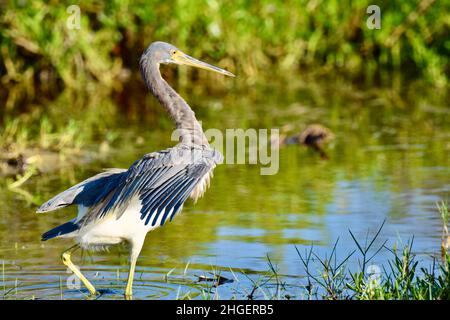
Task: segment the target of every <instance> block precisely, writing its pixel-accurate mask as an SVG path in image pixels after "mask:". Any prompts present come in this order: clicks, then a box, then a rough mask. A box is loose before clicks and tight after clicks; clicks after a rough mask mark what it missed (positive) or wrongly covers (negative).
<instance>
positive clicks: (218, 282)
mask: <svg viewBox="0 0 450 320" xmlns="http://www.w3.org/2000/svg"><path fill="white" fill-rule="evenodd" d="M196 277H197V278H198V279H197V282H214V285H215V286H220V285H222V284H225V283H232V282H233V280H232V279H228V278H225V277H222V276H221V275H218V274H212V277H207V276H197V275H196Z"/></svg>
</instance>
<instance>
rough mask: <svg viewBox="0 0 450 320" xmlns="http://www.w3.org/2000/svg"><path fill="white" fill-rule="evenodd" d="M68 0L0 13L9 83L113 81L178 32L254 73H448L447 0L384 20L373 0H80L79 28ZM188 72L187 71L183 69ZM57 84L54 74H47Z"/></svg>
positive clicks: (402, 8) (185, 44)
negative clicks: (373, 21) (372, 15)
mask: <svg viewBox="0 0 450 320" xmlns="http://www.w3.org/2000/svg"><path fill="white" fill-rule="evenodd" d="M71 4H72V3H70V2H68V1H66V2H65V3H64V2H62V3H61V2H57V1H49V2H47V1H29V2H22V1H20V2H19V1H12V3H10V4H9V5H7V6H5V8H4V9H3V10H2V11H1V13H0V30H1V31H0V36H1V38H0V48H1V55H2V61H3V63H1V64H0V72H1V73H2V74H3V79H2V81H3V83H10V82H17V81H19V82H20V81H29V82H32V83H33V82H34V83H36V84H41V85H44V83H50V86H58V84H59V83H60V82H62V83H63V84H64V86H69V87H74V86H80V85H85V84H86V83H88V82H91V81H95V82H101V83H102V84H105V85H106V86H109V87H114V86H115V84H114V82H115V80H118V79H121V76H122V75H123V72H122V71H123V68H132V70H135V69H136V64H137V60H138V56H139V55H140V53H141V52H142V50H143V49H144V48H145V47H146V46H147V45H148V44H149V43H150V42H151V41H154V40H164V41H167V42H172V43H174V44H176V45H177V46H179V47H180V48H181V49H182V50H185V51H186V52H188V53H190V54H192V55H195V56H198V57H200V58H202V57H203V58H208V59H209V58H210V59H211V60H213V61H216V62H217V61H219V63H220V65H221V66H224V67H227V68H230V69H231V70H232V71H236V73H238V74H240V75H244V76H245V77H247V78H251V79H252V78H256V77H259V76H260V75H261V74H264V73H268V72H270V73H273V72H274V71H276V72H279V73H282V72H287V71H289V72H290V76H292V75H293V74H292V71H295V70H300V69H301V68H309V69H315V70H319V71H320V72H324V71H328V72H329V71H333V72H335V71H336V68H337V69H338V70H342V71H344V72H346V73H350V74H359V73H369V74H371V73H373V72H374V70H376V69H378V68H381V69H384V70H393V69H401V68H403V67H405V68H406V67H408V68H409V67H411V66H413V67H414V68H413V69H414V70H416V72H420V73H421V74H422V75H423V76H424V77H426V78H427V79H428V80H429V82H431V83H433V84H435V85H437V86H444V85H446V84H447V81H448V71H449V70H448V51H449V41H448V36H447V35H448V32H449V12H450V10H449V9H450V4H449V3H448V2H445V1H440V2H437V1H433V0H419V1H412V0H409V1H402V2H401V3H399V2H392V1H390V2H386V3H384V4H383V5H382V6H381V18H382V22H381V29H380V30H370V29H368V28H367V26H366V20H367V18H368V16H369V15H368V14H367V13H366V9H367V7H368V6H369V5H370V4H371V3H370V1H368V0H357V1H344V2H342V1H335V0H334V1H323V2H321V1H314V0H310V1H305V0H289V1H279V0H275V1H243V0H238V1H228V2H219V1H216V0H209V1H205V0H189V1H186V0H179V1H175V2H170V3H169V2H167V1H161V0H153V1H139V0H136V1H133V0H128V1H118V0H115V1H107V2H106V1H105V2H94V3H92V2H90V1H79V2H78V3H77V4H78V5H79V6H80V9H81V20H80V29H74V30H71V29H69V28H68V27H67V26H66V22H67V19H68V18H69V16H70V13H69V12H67V7H68V6H69V5H71ZM181 77H185V75H183V73H182V72H181ZM47 85H48V84H47Z"/></svg>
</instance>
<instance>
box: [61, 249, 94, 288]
mask: <svg viewBox="0 0 450 320" xmlns="http://www.w3.org/2000/svg"><path fill="white" fill-rule="evenodd" d="M79 247H80V246H79V245H75V246H73V247H71V248H69V249H67V250H66V251H64V252H63V254H62V255H61V260H62V262H63V263H64V264H65V265H66V266H67V267H68V268H69V269H70V270H72V272H73V273H74V274H75V275H76V276H77V277H78V278H79V279H80V280H81V281H82V282H83V284H84V285H85V286H86V288H87V289H88V290H89V293H90V294H92V295H95V294H96V293H97V291H96V290H95V288H94V286H93V285H92V283H90V282H89V280H88V279H86V277H85V276H83V274H82V273H81V271H80V269H78V267H77V266H76V265H74V264H73V263H72V260H71V259H70V256H71V254H72V252H73V251H75V250H77V249H78V248H79Z"/></svg>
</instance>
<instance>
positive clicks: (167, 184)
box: [37, 42, 234, 297]
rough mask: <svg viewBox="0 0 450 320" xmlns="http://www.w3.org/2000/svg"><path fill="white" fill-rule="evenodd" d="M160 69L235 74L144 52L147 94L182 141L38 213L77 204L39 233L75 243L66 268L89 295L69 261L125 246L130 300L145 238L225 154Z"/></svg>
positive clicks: (162, 48)
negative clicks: (76, 254)
mask: <svg viewBox="0 0 450 320" xmlns="http://www.w3.org/2000/svg"><path fill="white" fill-rule="evenodd" d="M160 64H178V65H189V66H193V67H198V68H202V69H206V70H210V71H215V72H218V73H221V74H223V75H227V76H234V75H233V74H232V73H230V72H228V71H226V70H223V69H220V68H218V67H215V66H212V65H209V64H207V63H205V62H202V61H199V60H197V59H194V58H192V57H190V56H188V55H187V54H185V53H183V52H182V51H180V50H179V49H178V48H176V47H175V46H173V45H171V44H168V43H165V42H153V43H152V44H151V45H150V46H149V47H148V48H147V49H146V50H145V52H144V53H143V54H142V56H141V59H140V70H141V74H142V77H143V79H144V81H145V84H146V86H147V88H148V89H149V90H150V91H151V92H152V93H153V95H154V96H155V97H156V98H157V99H158V100H159V102H160V103H161V104H162V105H163V106H164V108H165V109H166V111H167V112H168V113H169V115H170V117H171V118H172V120H173V121H174V122H175V125H176V128H177V130H178V134H179V137H180V138H179V143H178V144H177V145H176V146H175V147H172V148H169V149H166V150H163V151H159V152H153V153H149V154H146V155H145V156H144V157H143V158H142V159H140V160H137V161H136V162H134V163H133V164H132V165H131V167H130V168H129V169H128V170H125V169H110V170H107V171H104V172H102V173H99V174H97V175H96V176H93V177H91V178H89V179H87V180H85V181H83V182H81V183H79V184H77V185H75V186H73V187H71V188H69V189H67V190H66V191H64V192H62V193H60V194H58V195H57V196H55V197H54V198H52V199H51V200H49V201H47V202H46V203H44V204H43V205H42V206H41V207H40V208H39V209H38V210H37V212H38V213H40V212H48V211H53V210H56V209H60V208H63V207H66V206H69V205H72V204H74V205H77V206H78V216H77V217H76V218H74V219H72V220H70V221H69V222H66V223H64V224H62V225H60V226H58V227H56V228H54V229H51V230H49V231H47V232H46V233H44V234H43V235H42V240H43V241H45V240H48V239H51V238H56V237H59V238H74V239H75V241H76V242H77V244H76V245H75V246H74V247H72V248H70V249H68V250H66V251H65V252H64V253H63V254H62V257H61V258H62V261H63V263H64V264H65V265H66V266H67V267H69V268H70V269H71V270H72V271H73V272H74V273H75V274H76V275H77V276H78V277H79V278H80V280H81V281H82V282H83V283H84V285H85V286H86V287H87V289H88V290H89V292H90V293H91V294H95V293H96V290H95V288H94V286H93V285H92V284H91V283H90V282H89V281H88V280H87V279H86V278H85V277H84V276H83V274H82V273H81V272H80V270H79V269H78V268H77V267H76V266H75V265H74V264H73V263H72V261H71V253H72V252H73V251H74V250H76V249H78V248H80V247H81V248H86V249H89V248H103V247H108V246H110V245H115V244H119V243H122V242H127V243H128V244H129V245H130V271H129V275H128V282H127V286H126V289H125V296H126V297H131V295H132V284H133V277H134V270H135V266H136V261H137V258H138V256H139V253H140V252H141V249H142V245H143V243H144V239H145V236H146V234H147V233H148V232H149V231H151V230H154V229H156V228H158V227H160V226H162V225H164V223H166V222H167V221H171V220H172V219H173V218H174V217H175V216H176V215H177V213H179V212H180V211H181V209H182V207H183V204H184V202H185V201H186V200H187V198H188V197H189V196H190V197H191V198H193V199H194V200H197V199H198V198H199V197H201V196H202V195H203V193H204V192H205V190H206V188H207V187H208V185H209V181H210V179H211V177H212V171H213V169H214V167H215V166H216V165H218V164H220V163H222V161H223V156H222V155H221V154H220V153H219V152H218V151H216V150H214V149H212V148H211V147H210V145H209V144H208V140H207V139H206V136H205V134H204V133H203V130H202V127H201V125H200V123H199V122H198V121H197V119H196V117H195V114H194V112H193V111H192V109H191V108H190V107H189V105H188V104H187V103H186V101H184V100H183V98H182V97H181V96H180V95H178V94H177V93H176V92H175V90H174V89H172V88H171V87H170V86H169V84H168V83H167V82H166V81H165V80H164V79H163V78H162V77H161V73H160V71H159V66H160Z"/></svg>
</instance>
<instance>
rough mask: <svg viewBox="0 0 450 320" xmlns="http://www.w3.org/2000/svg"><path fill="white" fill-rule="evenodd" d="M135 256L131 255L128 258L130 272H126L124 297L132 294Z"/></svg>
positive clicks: (129, 296)
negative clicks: (129, 258)
mask: <svg viewBox="0 0 450 320" xmlns="http://www.w3.org/2000/svg"><path fill="white" fill-rule="evenodd" d="M136 261H137V257H136V258H134V257H132V258H131V260H130V273H129V274H128V282H127V287H126V289H125V298H127V299H129V298H131V296H132V295H133V279H134V270H135V268H136Z"/></svg>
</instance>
